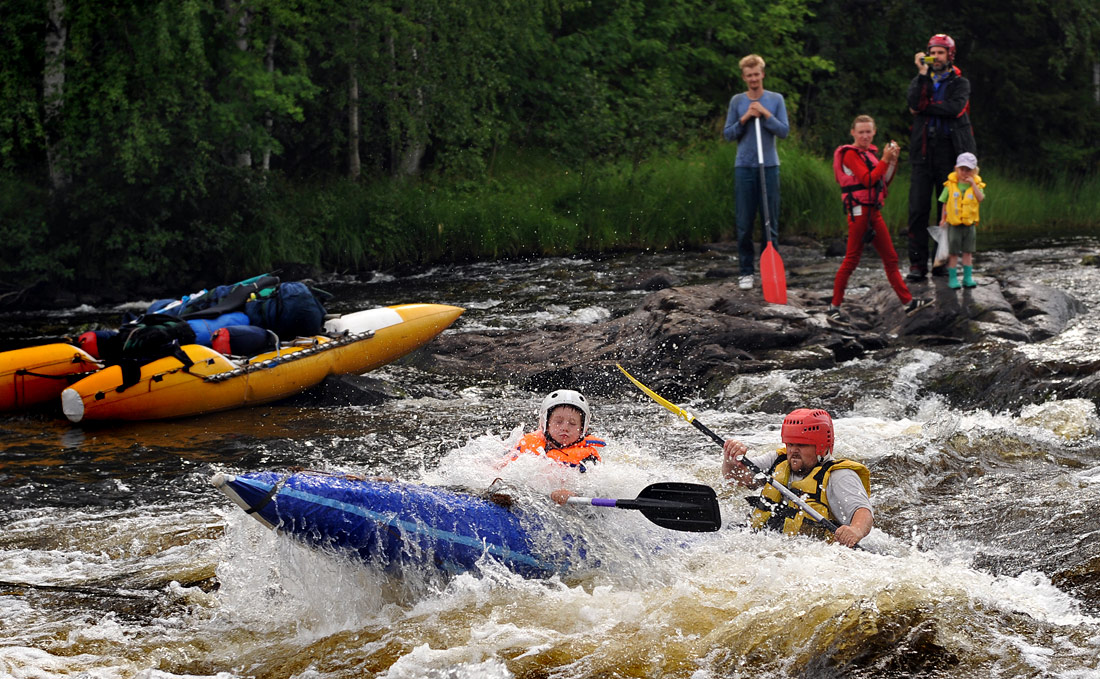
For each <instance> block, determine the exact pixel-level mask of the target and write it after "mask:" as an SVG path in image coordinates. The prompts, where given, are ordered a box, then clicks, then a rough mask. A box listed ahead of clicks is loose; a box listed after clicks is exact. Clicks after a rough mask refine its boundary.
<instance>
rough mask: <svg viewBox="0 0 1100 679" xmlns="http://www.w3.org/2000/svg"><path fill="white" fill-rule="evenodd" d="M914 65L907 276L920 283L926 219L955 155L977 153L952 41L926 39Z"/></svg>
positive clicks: (924, 258) (924, 264)
mask: <svg viewBox="0 0 1100 679" xmlns="http://www.w3.org/2000/svg"><path fill="white" fill-rule="evenodd" d="M913 61H914V63H915V64H916V66H917V77H915V78H913V80H912V81H911V82H910V83H909V93H908V100H909V112H910V113H911V114H913V126H912V128H911V131H910V136H909V162H910V164H911V167H912V169H911V173H910V176H909V275H908V278H909V280H911V281H922V280H924V278H925V276H927V275H928V258H929V248H928V238H929V236H928V218H929V215H930V213H931V212H932V207H933V203H934V202H935V201H936V199H937V197H938V194H939V191H940V187H942V186H943V183H944V182H945V181H947V175H948V174H950V173H951V172H952V170H954V169H955V159H956V158H958V157H959V154H961V153H974V154H977V152H978V147H977V144H976V143H975V142H974V133H973V131H972V130H971V128H970V81H969V80H967V79H966V78H964V77H963V76H962V71H960V70H959V69H958V67H956V66H955V41H954V40H952V39H951V36H949V35H946V34H943V33H937V34H936V35H933V36H932V37H931V38H930V39H929V40H928V47H927V53H925V52H917V53H916V54H915V55H913ZM929 62H931V63H929ZM936 207H938V206H936ZM941 269H942V271H941ZM932 273H933V275H943V276H946V275H947V270H946V269H944V268H943V267H939V268H938V269H933V271H932Z"/></svg>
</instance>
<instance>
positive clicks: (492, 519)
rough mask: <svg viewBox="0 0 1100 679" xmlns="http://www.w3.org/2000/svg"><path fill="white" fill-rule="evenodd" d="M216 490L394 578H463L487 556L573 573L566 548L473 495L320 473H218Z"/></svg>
mask: <svg viewBox="0 0 1100 679" xmlns="http://www.w3.org/2000/svg"><path fill="white" fill-rule="evenodd" d="M211 482H212V483H213V484H214V486H215V487H216V488H218V490H220V491H222V492H223V493H225V494H226V495H227V496H228V497H229V498H230V499H232V500H233V501H234V502H236V503H237V504H238V505H240V506H241V508H243V509H244V510H245V511H246V512H247V513H249V514H251V515H252V516H253V517H255V518H256V519H257V520H258V521H260V522H261V523H263V524H264V525H266V526H267V527H268V528H272V529H274V530H276V531H277V532H279V533H281V534H286V535H290V536H292V537H294V538H295V539H297V540H300V541H301V542H304V543H305V544H307V545H309V546H311V547H314V548H319V549H323V550H331V551H334V552H337V553H341V554H345V555H349V556H353V557H356V558H358V559H361V560H362V561H364V562H367V563H370V564H376V565H379V566H381V567H384V568H386V569H388V570H392V571H398V572H399V571H400V570H401V569H403V568H405V567H408V566H416V567H423V566H425V565H429V566H432V567H435V568H438V569H440V570H442V571H444V572H448V573H461V572H466V571H471V570H476V569H477V568H478V565H479V562H480V561H481V560H482V559H484V558H486V556H488V557H489V558H493V559H497V560H499V561H500V562H502V563H503V564H504V565H506V566H507V567H508V568H509V569H510V570H512V571H514V572H516V573H518V574H520V575H522V576H524V577H547V576H550V575H553V574H555V573H562V572H564V571H566V570H567V569H568V568H569V565H570V559H569V556H568V549H567V548H566V545H564V544H562V543H561V542H558V545H557V546H559V547H562V549H560V550H558V549H554V547H553V546H549V547H548V546H547V545H546V544H543V545H540V544H539V536H538V535H536V534H535V532H534V531H532V530H531V529H530V528H529V527H528V526H527V525H525V522H524V521H523V519H522V517H521V516H520V515H519V514H517V513H516V512H514V511H512V510H511V509H509V508H506V507H503V506H501V505H500V504H497V503H494V502H491V501H489V500H487V499H483V498H482V497H480V496H478V495H474V494H471V493H463V492H455V491H451V490H448V489H444V488H438V487H434V486H425V485H418V484H410V483H398V482H388V481H378V480H370V479H363V478H360V477H356V476H351V475H339V474H330V473H321V472H297V473H292V474H285V473H278V472H273V471H265V472H250V473H246V474H238V475H233V474H225V473H218V474H215V475H214V476H213V477H212V478H211ZM542 537H544V538H545V536H542ZM544 542H545V541H544Z"/></svg>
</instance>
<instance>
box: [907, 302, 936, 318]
mask: <svg viewBox="0 0 1100 679" xmlns="http://www.w3.org/2000/svg"><path fill="white" fill-rule="evenodd" d="M929 306H932V300H930V299H918V298H916V297H914V298H913V299H911V300H909V303H908V304H906V305H905V315H906V316H912V315H913V314H915V313H917V312H918V311H920V310H921V309H923V308H924V307H929Z"/></svg>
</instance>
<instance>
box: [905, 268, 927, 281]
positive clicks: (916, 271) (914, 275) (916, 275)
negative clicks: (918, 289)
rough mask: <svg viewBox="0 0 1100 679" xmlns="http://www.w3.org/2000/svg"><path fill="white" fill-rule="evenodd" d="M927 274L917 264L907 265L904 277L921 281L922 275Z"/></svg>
mask: <svg viewBox="0 0 1100 679" xmlns="http://www.w3.org/2000/svg"><path fill="white" fill-rule="evenodd" d="M927 275H928V273H927V272H926V271H925V270H924V269H922V268H920V267H919V266H911V267H909V273H908V275H906V276H905V277H906V278H907V279H908V280H911V281H913V282H917V281H923V280H924V277H925V276H927Z"/></svg>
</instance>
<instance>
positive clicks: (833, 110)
mask: <svg viewBox="0 0 1100 679" xmlns="http://www.w3.org/2000/svg"><path fill="white" fill-rule="evenodd" d="M0 17H2V19H0V22H2V23H0V30H2V32H3V49H2V51H0V183H2V187H0V243H2V246H0V247H2V248H3V259H2V262H0V296H4V295H7V296H9V297H12V296H17V295H18V294H20V293H21V292H22V291H25V290H27V289H28V288H29V287H31V286H33V285H35V284H42V283H51V284H62V285H68V286H73V287H78V286H90V285H103V284H105V283H106V282H112V283H114V284H115V285H124V284H128V283H132V282H134V281H141V280H149V279H157V280H158V282H163V281H162V280H160V279H165V280H175V279H177V278H183V279H185V280H196V279H198V278H200V277H202V276H212V277H215V278H216V277H219V276H232V275H241V276H242V277H243V275H247V274H251V273H255V271H254V270H250V268H254V267H267V266H272V265H276V264H279V263H281V262H298V263H304V264H311V265H316V266H325V267H363V266H376V265H386V264H394V263H397V262H400V261H405V260H418V259H419V260H421V261H424V260H428V259H431V258H446V257H457V256H459V253H474V254H478V252H480V253H487V254H489V255H493V254H496V255H501V256H503V255H509V254H523V252H524V250H525V249H527V250H532V249H533V250H538V249H539V248H540V247H541V248H542V249H543V250H547V249H551V248H549V247H548V246H547V243H548V240H547V239H550V240H552V239H553V236H552V234H549V233H547V232H550V231H553V226H552V225H553V224H554V223H555V222H554V219H550V218H549V217H547V220H546V224H547V226H546V227H545V228H542V231H543V233H541V234H540V235H537V236H536V237H535V239H534V242H535V247H533V248H532V247H528V246H524V245H523V244H521V243H518V242H517V241H509V240H508V239H507V238H505V240H504V241H502V242H500V243H496V242H493V243H488V244H487V243H486V242H485V241H486V239H487V238H488V237H487V236H486V234H485V233H479V232H478V231H477V229H473V230H470V231H467V232H465V234H464V235H463V234H458V235H456V234H454V233H453V230H451V228H450V226H448V227H447V234H448V240H445V241H443V240H440V239H441V237H442V236H443V233H444V220H443V219H440V218H438V216H437V215H424V214H420V213H423V212H425V211H426V210H429V209H431V206H432V205H437V206H438V204H439V203H438V201H439V200H441V198H440V196H446V197H447V200H448V201H449V202H448V205H450V206H451V207H450V208H448V209H450V210H453V209H454V207H453V206H454V205H458V204H463V203H464V202H480V203H482V205H481V206H480V207H479V208H478V209H477V210H476V211H475V214H477V215H480V219H482V220H483V221H484V220H494V219H496V220H498V221H501V222H502V223H501V224H498V225H497V229H498V231H497V233H506V231H507V229H508V228H509V226H508V223H507V222H508V219H510V217H509V216H508V214H509V208H507V207H501V208H500V209H499V210H495V211H494V208H493V207H492V204H493V198H492V196H493V193H494V191H499V192H501V193H503V194H507V193H509V190H511V193H512V194H513V195H515V194H517V193H523V192H524V191H528V192H529V193H530V192H533V191H534V190H535V189H529V188H517V187H521V185H522V186H523V187H529V186H536V187H537V185H538V182H539V180H538V178H537V176H535V177H533V176H532V174H533V173H534V174H537V172H538V171H539V170H540V169H542V170H544V171H547V172H559V171H560V172H561V173H566V172H570V171H571V172H572V173H573V175H572V176H574V177H576V181H577V182H579V183H580V184H579V185H580V186H581V187H583V186H585V185H588V184H591V183H598V182H600V181H606V175H607V174H608V173H612V174H614V175H615V177H617V178H618V180H617V183H615V186H616V188H615V189H614V190H621V191H624V193H623V196H622V200H623V201H628V202H629V201H632V200H635V199H636V198H637V196H636V194H634V195H633V197H632V194H631V191H635V192H637V191H638V190H639V189H638V187H639V186H642V185H644V184H643V183H642V182H638V183H637V184H636V183H635V180H636V179H638V174H637V173H638V172H639V171H640V170H642V169H644V168H645V167H646V166H647V164H651V163H654V162H655V160H656V159H661V158H674V157H683V156H684V154H685V153H687V154H690V153H700V151H699V149H704V151H702V153H704V155H703V156H701V157H703V158H706V157H707V156H706V155H705V154H706V153H708V152H707V151H705V149H708V148H711V147H715V146H718V145H721V144H722V142H721V141H720V138H721V126H722V123H723V121H724V118H725V112H726V106H727V104H728V101H729V98H730V96H731V95H732V94H734V93H736V92H738V91H740V90H741V89H742V88H743V83H742V82H741V81H740V78H739V71H738V69H737V62H738V60H739V59H740V57H742V56H743V55H745V54H747V53H750V52H756V53H759V54H761V55H763V56H764V57H765V59H766V60H767V63H768V66H767V80H766V83H765V86H766V87H767V88H768V89H771V90H775V91H778V92H781V93H783V94H784V95H785V96H786V99H787V106H788V109H789V112H790V116H791V126H792V135H791V139H790V140H788V141H787V142H786V144H787V145H788V146H789V147H790V148H797V149H800V150H801V151H803V152H805V153H806V154H809V155H816V156H820V157H821V158H824V157H825V156H826V155H827V154H828V152H829V150H830V149H831V148H832V147H833V146H835V145H836V144H837V143H841V142H843V141H845V138H844V137H845V134H844V133H845V132H846V130H847V129H848V125H849V122H850V121H851V118H852V117H853V116H854V115H855V114H857V113H869V114H871V115H874V116H875V117H876V118H877V119H878V120H879V130H880V139H882V138H884V137H885V138H894V139H897V140H898V141H899V142H901V143H902V144H903V146H904V145H905V143H906V141H907V140H908V133H907V129H908V125H909V117H910V116H909V113H908V111H907V108H906V106H905V89H906V86H907V84H908V82H909V80H910V79H911V78H912V77H913V75H914V73H915V69H914V67H913V54H914V53H915V52H916V51H918V50H923V49H924V46H925V44H926V42H927V40H928V37H929V36H931V35H932V34H933V33H937V32H946V33H949V34H950V35H952V36H953V37H954V39H955V40H956V43H957V45H958V55H957V58H956V64H957V65H958V67H959V68H960V69H961V70H962V72H963V74H964V75H965V76H967V77H968V78H969V79H970V81H971V84H972V88H973V92H972V97H971V116H972V119H973V120H974V125H975V132H976V136H977V139H978V146H979V156H980V157H981V158H982V162H983V164H984V165H989V166H994V167H997V168H1000V170H1001V172H1010V173H1015V174H1016V176H1019V177H1024V178H1028V179H1029V180H1031V181H1037V182H1045V181H1065V180H1066V178H1067V177H1091V176H1095V175H1096V173H1097V167H1098V165H1100V145H1098V144H1097V143H1096V139H1097V138H1100V4H1098V3H1097V2H1095V0H1043V1H1036V0H1004V1H1000V2H994V1H992V0H974V1H972V2H968V3H961V4H960V3H948V2H939V1H933V2H923V3H914V2H909V1H903V0H833V1H828V2H825V1H816V0H767V1H765V0H522V1H519V0H494V1H492V2H478V1H476V0H473V1H471V0H327V1H326V2H320V1H318V0H218V1H216V2H215V1H213V0H145V1H141V0H139V1H133V2H132V1H130V0H0ZM905 157H906V156H905V155H904V154H903V158H905ZM699 164H700V165H704V164H705V163H699ZM713 164H714V163H712V165H713ZM547 168H550V169H547ZM608 168H613V170H609V169H608ZM708 171H709V172H713V171H714V168H711V169H710V170H700V172H708ZM601 173H602V174H601ZM727 176H728V175H727ZM784 181H787V180H786V178H785V179H784ZM509 184H511V185H512V186H511V187H510V186H509ZM604 186H605V189H606V190H608V191H611V190H612V189H611V188H610V187H611V185H610V184H605V185H604ZM624 187H625V188H624ZM578 190H579V189H578ZM513 202H515V201H513ZM643 203H644V201H641V200H639V201H638V204H639V205H642V204H643ZM549 206H550V208H551V209H552V211H554V212H556V217H558V218H560V217H561V216H562V215H568V214H571V211H575V210H576V209H578V206H577V205H575V204H571V202H570V200H569V199H567V198H565V199H563V198H562V197H560V196H559V197H557V198H554V199H552V200H550V201H549ZM726 206H728V202H727V203H726ZM524 209H534V208H532V207H531V206H526V207H525V208H524ZM723 209H725V207H723ZM418 214H420V216H419V217H417V215H418ZM471 219H472V218H471ZM716 219H717V217H716ZM417 220H419V221H421V222H424V223H425V224H435V223H436V222H438V228H436V229H435V231H437V233H432V231H431V230H420V231H410V227H409V224H410V223H412V222H415V221H417ZM558 221H561V220H560V219H559V220H558ZM565 222H568V226H569V227H570V228H580V229H584V228H588V227H586V226H585V224H584V223H582V222H583V220H580V219H577V218H575V214H574V218H571V219H567V220H565ZM532 228H534V230H539V228H538V227H532ZM610 228H614V227H610ZM648 228H650V229H657V228H659V225H657V226H653V225H650V226H649V227H648ZM703 231H704V232H706V231H707V229H706V228H704V229H703ZM707 235H713V232H711V233H701V234H700V236H701V237H705V236H707ZM463 238H465V239H466V241H465V242H464V241H463ZM493 238H496V236H493ZM632 240H634V241H639V242H641V243H646V242H650V243H652V241H645V239H639V237H638V234H637V233H625V234H623V233H620V234H619V235H618V237H617V241H616V239H615V238H608V239H604V240H601V241H600V242H601V243H604V244H613V245H619V246H623V245H630V244H631V241H632ZM428 241H433V242H428ZM473 241H478V242H479V244H480V248H481V249H480V251H478V252H475V249H471V248H469V247H464V246H469V245H471V243H472V242H473ZM540 243H541V246H540V245H539V244H540ZM215 282H219V281H215Z"/></svg>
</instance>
